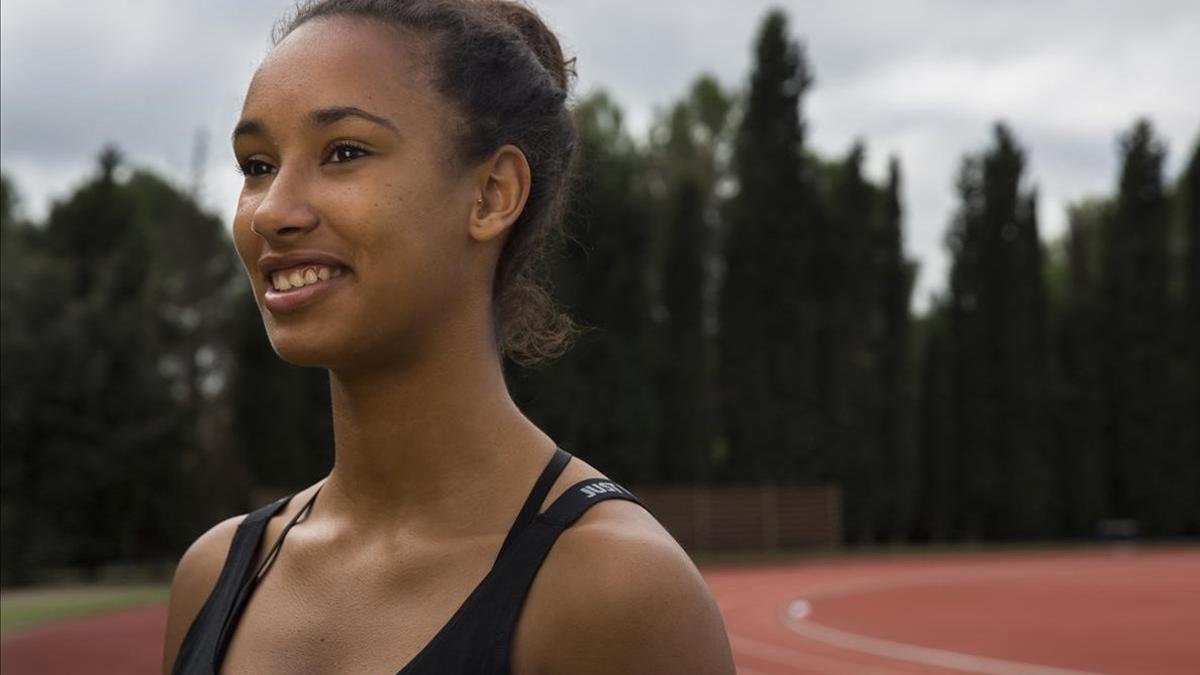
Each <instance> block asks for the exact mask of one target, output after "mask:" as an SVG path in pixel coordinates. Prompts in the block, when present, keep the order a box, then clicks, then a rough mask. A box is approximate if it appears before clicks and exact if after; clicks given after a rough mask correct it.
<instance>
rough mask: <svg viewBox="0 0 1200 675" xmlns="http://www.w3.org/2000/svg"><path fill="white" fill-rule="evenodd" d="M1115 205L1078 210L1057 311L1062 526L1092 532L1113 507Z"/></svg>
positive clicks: (1069, 235) (1065, 529)
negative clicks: (1109, 272)
mask: <svg viewBox="0 0 1200 675" xmlns="http://www.w3.org/2000/svg"><path fill="white" fill-rule="evenodd" d="M1111 217H1112V204H1111V203H1109V202H1107V201H1103V200H1093V201H1090V202H1084V203H1083V204H1080V205H1077V206H1075V207H1073V208H1072V209H1071V210H1070V214H1069V230H1068V233H1067V239H1066V268H1067V269H1066V279H1065V288H1064V290H1063V293H1064V297H1063V298H1062V300H1061V303H1060V305H1061V306H1060V307H1058V308H1057V310H1056V311H1055V313H1054V314H1055V316H1056V317H1057V325H1056V328H1055V334H1056V340H1055V343H1056V355H1057V358H1056V387H1055V393H1056V396H1055V402H1054V403H1055V405H1054V407H1055V410H1056V412H1057V423H1056V425H1055V431H1056V442H1055V446H1056V452H1055V455H1056V457H1057V460H1058V475H1059V479H1058V486H1057V494H1058V495H1059V497H1058V500H1057V511H1058V513H1059V514H1060V531H1061V532H1062V533H1064V534H1067V535H1069V536H1075V537H1087V536H1090V535H1092V534H1093V533H1094V531H1095V527H1096V523H1097V522H1098V521H1099V520H1100V518H1101V517H1103V516H1104V514H1105V511H1106V510H1107V504H1108V494H1107V487H1108V486H1107V479H1106V475H1107V472H1108V466H1107V463H1106V457H1105V454H1104V448H1105V442H1104V436H1103V428H1104V409H1103V403H1104V397H1103V377H1102V362H1101V358H1102V352H1101V350H1100V344H1099V343H1100V337H1099V336H1100V335H1101V332H1102V328H1103V321H1102V314H1101V311H1102V307H1103V298H1102V295H1101V293H1100V280H1099V274H1100V270H1099V266H1100V248H1099V247H1100V235H1101V234H1102V233H1103V231H1104V229H1105V228H1106V227H1108V226H1107V225H1106V223H1105V221H1106V220H1107V219H1109V218H1111Z"/></svg>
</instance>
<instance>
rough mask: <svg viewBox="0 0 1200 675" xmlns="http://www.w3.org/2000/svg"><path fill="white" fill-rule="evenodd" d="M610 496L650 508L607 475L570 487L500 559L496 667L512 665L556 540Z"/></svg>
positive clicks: (492, 655)
mask: <svg viewBox="0 0 1200 675" xmlns="http://www.w3.org/2000/svg"><path fill="white" fill-rule="evenodd" d="M609 499H624V500H627V501H631V502H634V503H637V504H639V505H640V506H641V507H642V508H646V505H645V504H642V502H641V500H640V499H638V498H637V497H636V496H635V495H634V494H633V493H632V492H630V491H629V490H626V489H625V488H624V487H622V486H621V485H619V484H617V483H615V482H613V481H610V480H608V479H606V478H589V479H587V480H582V481H579V482H578V483H575V484H574V485H572V486H571V487H569V488H567V490H566V491H565V492H563V493H562V494H561V495H559V496H558V498H557V499H555V500H554V503H553V504H551V505H550V507H549V508H547V509H546V510H545V512H543V513H541V514H540V515H538V516H537V518H535V519H534V521H533V522H532V523H530V525H529V527H526V528H524V529H523V530H522V531H521V534H520V536H518V537H517V538H516V540H515V541H514V542H513V550H512V552H511V553H510V554H509V555H508V557H507V558H506V559H504V560H503V561H501V562H500V563H499V567H500V569H498V570H496V579H497V581H496V583H494V584H492V585H491V586H490V591H491V592H490V594H489V598H488V603H489V606H490V607H491V608H492V609H491V610H490V615H491V616H493V617H495V618H496V619H498V620H499V621H500V622H501V625H495V624H493V625H491V626H489V628H490V630H489V631H488V633H489V639H490V640H491V644H490V645H489V646H488V648H487V650H486V653H487V654H488V659H489V660H490V663H492V664H494V665H495V666H496V667H500V666H501V664H503V667H505V668H507V664H508V663H509V657H510V653H509V652H510V650H511V647H512V639H511V638H512V636H513V632H514V631H515V629H516V621H517V618H518V617H519V616H520V614H521V607H522V605H524V603H525V598H526V596H527V595H528V594H529V587H530V586H531V585H532V584H533V579H534V577H536V576H537V573H538V570H540V569H541V566H542V563H543V562H544V561H545V559H546V555H547V554H548V553H549V552H550V549H551V548H552V547H553V546H554V542H555V541H557V540H558V537H559V536H560V535H561V534H562V533H563V531H564V530H566V529H567V528H568V527H570V526H571V525H572V524H573V523H574V522H575V521H577V520H579V518H580V517H581V516H582V515H583V514H584V513H586V512H587V510H588V509H589V508H591V507H593V506H595V505H596V504H599V503H600V502H603V501H607V500H609Z"/></svg>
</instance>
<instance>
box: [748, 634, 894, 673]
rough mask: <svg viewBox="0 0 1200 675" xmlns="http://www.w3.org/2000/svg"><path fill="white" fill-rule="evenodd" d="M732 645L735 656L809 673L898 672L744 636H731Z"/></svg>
mask: <svg viewBox="0 0 1200 675" xmlns="http://www.w3.org/2000/svg"><path fill="white" fill-rule="evenodd" d="M729 642H730V645H731V646H732V647H733V651H734V653H735V654H745V655H746V656H753V657H754V658H756V659H761V660H763V661H770V662H771V663H775V664H778V665H781V666H788V667H790V668H804V669H807V670H808V672H812V671H813V670H816V671H818V672H821V673H831V674H834V675H837V674H840V673H846V672H853V673H872V674H875V675H892V674H893V673H895V672H896V671H894V670H890V669H887V668H878V667H874V666H865V665H863V664H861V663H856V662H854V661H850V660H838V659H835V658H828V657H825V656H817V655H816V654H805V653H804V652H800V651H796V650H795V649H790V648H788V647H780V646H779V645H773V644H770V643H768V642H760V641H759V640H754V639H752V638H748V637H745V636H742V635H734V634H730V635H729ZM739 672H741V673H743V674H744V675H750V674H749V672H748V671H746V670H744V669H743V670H741V671H739Z"/></svg>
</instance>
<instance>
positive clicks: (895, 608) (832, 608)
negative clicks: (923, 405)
mask: <svg viewBox="0 0 1200 675" xmlns="http://www.w3.org/2000/svg"><path fill="white" fill-rule="evenodd" d="M704 576H705V578H706V579H707V580H708V583H709V585H710V586H711V588H712V590H713V594H714V596H715V597H716V599H717V602H718V604H719V605H720V607H721V611H722V614H723V615H724V617H725V624H726V628H727V629H728V631H729V635H730V641H731V643H732V645H733V649H734V655H735V658H736V660H737V664H738V673H740V675H794V674H798V673H828V674H831V675H838V674H842V673H854V674H856V675H857V674H859V673H864V674H875V675H888V674H892V673H935V674H937V673H990V674H995V675H1077V674H1078V673H1088V672H1091V673H1097V672H1099V673H1113V674H1118V675H1124V674H1130V675H1133V674H1137V675H1142V674H1154V675H1173V674H1176V673H1178V674H1181V675H1182V674H1184V673H1188V674H1197V673H1200V639H1198V638H1197V636H1198V635H1200V633H1198V632H1197V631H1198V630H1200V628H1198V627H1200V549H1189V550H1174V551H1155V552H1138V553H1134V552H1128V551H1124V552H1123V551H1110V552H1104V551H1092V552H1083V553H1079V552H1074V553H1053V554H1052V553H1045V552H1042V553H1027V554H1008V555H994V554H993V555H957V556H943V557H937V558H933V557H906V558H895V559H879V558H874V559H862V560H831V561H818V562H805V563H800V564H794V565H786V566H785V565H776V566H770V567H753V568H751V567H727V568H708V569H705V570H704ZM165 619H166V612H165V609H164V608H163V607H161V606H160V607H151V608H144V609H136V610H128V611H124V612H120V613H117V614H110V615H107V616H102V617H91V618H86V619H79V620H74V621H69V622H64V623H60V624H56V625H54V626H46V627H40V628H34V629H31V630H28V631H24V632H21V633H18V634H15V635H11V636H7V637H5V638H4V639H3V641H2V642H0V671H2V672H3V673H4V675H23V674H26V675H40V674H42V673H68V672H69V673H76V674H79V675H114V674H116V673H122V674H128V675H139V674H145V675H151V674H153V673H158V672H159V671H158V669H159V667H160V666H159V663H160V648H161V647H160V641H161V638H162V632H163V625H164V622H165Z"/></svg>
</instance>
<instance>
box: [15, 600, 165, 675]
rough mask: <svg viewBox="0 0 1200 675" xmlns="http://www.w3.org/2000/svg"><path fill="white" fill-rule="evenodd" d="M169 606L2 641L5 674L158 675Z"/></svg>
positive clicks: (70, 623) (35, 630) (35, 631)
mask: <svg viewBox="0 0 1200 675" xmlns="http://www.w3.org/2000/svg"><path fill="white" fill-rule="evenodd" d="M166 626H167V608H166V606H165V605H160V606H157V607H143V608H140V609H130V610H125V611H122V612H117V613H115V614H105V615H102V616H91V617H87V618H83V619H73V620H71V621H63V622H62V623H55V624H51V625H48V626H39V627H36V628H32V629H30V630H27V631H21V632H20V633H17V634H15V635H12V636H7V635H6V636H5V637H4V639H3V641H0V673H3V675H50V674H51V673H53V674H54V675H58V674H59V673H72V675H117V674H118V673H121V674H122V675H124V674H128V675H140V674H143V673H144V674H145V675H154V674H156V673H160V672H161V671H162V640H163V633H164V632H165V631H166Z"/></svg>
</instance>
